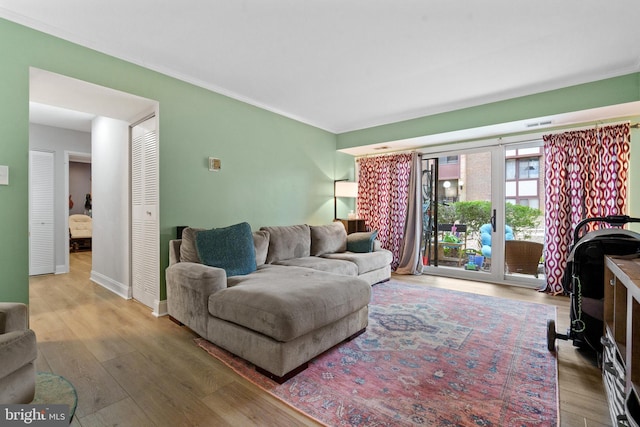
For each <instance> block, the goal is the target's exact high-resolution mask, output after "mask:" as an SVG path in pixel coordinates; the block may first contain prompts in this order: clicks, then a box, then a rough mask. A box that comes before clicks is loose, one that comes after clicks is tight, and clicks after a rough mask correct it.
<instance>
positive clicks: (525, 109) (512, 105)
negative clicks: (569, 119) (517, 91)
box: [337, 73, 640, 232]
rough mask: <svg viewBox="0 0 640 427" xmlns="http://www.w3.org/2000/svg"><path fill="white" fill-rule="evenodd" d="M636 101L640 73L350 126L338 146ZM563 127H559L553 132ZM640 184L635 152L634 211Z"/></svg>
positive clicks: (637, 137)
mask: <svg viewBox="0 0 640 427" xmlns="http://www.w3.org/2000/svg"><path fill="white" fill-rule="evenodd" d="M636 101H640V73H633V74H628V75H624V76H620V77H614V78H610V79H605V80H599V81H595V82H591V83H585V84H581V85H576V86H571V87H566V88H562V89H558V90H552V91H548V92H541V93H538V94H535V95H529V96H523V97H519V98H513V99H508V100H505V101H500V102H494V103H490V104H485V105H480V106H477V107H470V108H465V109H461V110H456V111H450V112H446V113H441V114H435V115H431V116H425V117H420V118H417V119H413V120H406V121H402V122H397V123H391V124H388V125H383V126H377V127H372V128H367V129H362V130H357V131H353V132H346V133H342V134H339V135H338V144H337V146H338V149H345V148H351V147H358V146H361V145H369V144H375V143H384V142H390V141H397V140H402V139H406V138H413V137H419V136H425V135H436V134H440V133H444V132H451V131H456V130H461V129H469V128H474V127H481V126H488V125H494V124H500V123H506V122H511V121H518V120H527V119H531V118H536V117H544V116H549V115H553V114H560V113H567V112H574V111H581V110H587V109H592V108H598V107H605V106H610V105H617V104H625V103H628V102H636ZM619 119H625V120H630V121H631V122H633V123H638V122H639V121H640V117H624V118H619ZM612 121H616V119H608V120H606V121H605V122H612ZM561 131H562V130H561V129H554V130H553V131H550V132H561ZM536 132H540V131H539V130H537V131H536ZM522 133H526V132H522ZM529 133H531V132H529ZM512 135H513V134H511V135H500V136H503V137H504V136H512ZM639 151H640V129H637V128H632V129H631V152H632V153H637V152H639ZM639 187H640V156H637V155H632V156H631V159H630V165H629V196H628V202H629V212H628V214H629V215H631V216H634V217H640V192H638V191H637V188H639ZM629 228H630V229H633V230H634V231H638V232H640V224H631V225H630V227H629Z"/></svg>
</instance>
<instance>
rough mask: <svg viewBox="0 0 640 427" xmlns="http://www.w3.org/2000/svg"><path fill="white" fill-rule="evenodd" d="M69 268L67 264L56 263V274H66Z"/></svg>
mask: <svg viewBox="0 0 640 427" xmlns="http://www.w3.org/2000/svg"><path fill="white" fill-rule="evenodd" d="M68 272H69V270H68V269H67V266H66V265H64V264H63V265H56V271H55V272H54V274H65V273H68Z"/></svg>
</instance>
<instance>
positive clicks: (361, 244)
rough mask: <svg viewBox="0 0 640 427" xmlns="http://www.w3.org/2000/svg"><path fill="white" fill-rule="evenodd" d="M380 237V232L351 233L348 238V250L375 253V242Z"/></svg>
mask: <svg viewBox="0 0 640 427" xmlns="http://www.w3.org/2000/svg"><path fill="white" fill-rule="evenodd" d="M376 237H378V231H377V230H374V231H367V232H360V233H351V234H349V235H348V236H347V250H348V251H349V252H359V253H363V252H373V241H374V240H376Z"/></svg>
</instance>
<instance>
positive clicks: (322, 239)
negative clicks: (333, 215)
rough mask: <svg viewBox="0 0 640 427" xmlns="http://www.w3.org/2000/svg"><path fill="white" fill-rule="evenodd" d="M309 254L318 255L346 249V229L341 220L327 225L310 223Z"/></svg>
mask: <svg viewBox="0 0 640 427" xmlns="http://www.w3.org/2000/svg"><path fill="white" fill-rule="evenodd" d="M310 230H311V256H320V255H324V254H330V253H333V252H344V251H346V250H347V230H345V229H344V225H343V224H342V223H341V222H338V221H336V222H334V223H331V224H327V225H312V226H310Z"/></svg>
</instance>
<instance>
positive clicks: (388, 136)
mask: <svg viewBox="0 0 640 427" xmlns="http://www.w3.org/2000/svg"><path fill="white" fill-rule="evenodd" d="M7 18H10V16H7ZM40 31H42V29H40V30H35V29H31V28H28V26H23V25H22V24H19V23H16V22H12V20H11V19H9V20H4V19H3V20H1V21H0V34H1V35H2V37H0V45H1V46H2V51H3V68H2V70H0V77H1V80H0V81H1V82H2V83H0V85H2V91H3V94H4V96H3V97H2V100H1V101H0V102H2V107H0V111H2V116H3V120H2V122H3V124H2V125H1V126H0V135H1V136H2V140H3V143H2V149H1V156H0V157H1V159H0V163H1V164H2V165H7V166H8V167H9V169H8V170H9V174H10V178H9V185H8V186H2V187H0V198H1V200H2V202H1V203H0V212H1V213H2V218H3V219H4V221H2V224H1V225H0V230H2V235H3V236H5V239H6V247H8V248H11V250H10V251H6V252H7V253H5V254H3V255H4V256H3V257H2V259H1V260H0V271H2V275H3V280H2V285H0V301H16V302H24V303H30V296H29V295H30V289H29V273H28V259H29V248H28V238H26V236H28V234H29V224H28V194H29V187H28V160H27V159H28V150H29V139H30V133H29V108H28V102H29V78H30V68H32V67H35V68H38V69H43V70H47V71H49V72H52V73H57V74H60V75H64V76H69V77H72V78H75V79H80V80H83V81H86V82H90V83H92V84H96V85H100V86H104V87H108V88H112V89H116V90H118V91H122V92H126V93H130V94H134V95H136V96H140V97H144V98H147V99H152V100H155V101H157V102H158V105H159V107H158V111H159V119H158V120H159V150H160V151H159V158H160V167H159V173H160V175H159V182H160V200H161V201H160V210H159V221H160V222H159V230H160V241H159V245H160V248H161V250H160V263H159V270H160V271H161V272H164V269H165V268H166V267H167V266H168V263H169V260H168V249H167V248H168V244H169V240H171V239H173V238H174V236H175V230H176V227H177V226H182V225H187V224H190V225H197V226H203V227H223V226H226V225H230V224H235V223H237V222H239V221H246V222H248V223H249V224H251V226H252V228H254V229H257V228H259V227H261V226H267V225H288V224H296V223H301V222H305V223H310V224H323V223H328V222H330V221H331V220H332V219H333V185H334V180H335V179H345V178H348V179H354V178H355V165H354V155H353V154H347V153H345V152H344V151H349V150H353V149H360V148H362V147H367V149H370V150H373V149H374V148H379V147H381V146H388V147H391V149H394V147H395V148H397V147H401V146H402V144H403V143H407V141H412V140H413V139H414V138H420V139H421V141H422V142H420V144H421V145H422V146H428V145H430V144H431V142H428V141H427V142H425V139H424V138H429V137H433V138H434V139H436V140H438V138H440V139H439V140H438V141H440V142H438V143H441V142H442V141H444V142H451V141H445V139H446V138H449V137H454V138H456V139H454V140H453V142H459V141H464V140H467V139H477V138H483V137H485V136H482V135H479V134H477V133H476V135H475V136H473V137H469V136H464V135H461V134H460V132H462V131H466V130H469V129H472V130H476V131H477V132H480V130H481V129H485V130H486V129H488V128H491V127H493V126H499V125H501V124H504V123H515V122H526V121H529V120H536V119H539V118H544V117H548V116H550V115H553V116H561V115H562V114H568V113H574V112H580V111H598V109H600V108H603V109H605V110H601V111H611V110H607V109H609V108H613V107H620V108H622V107H631V110H630V112H629V111H628V110H625V111H624V112H620V111H622V110H615V111H616V113H615V114H614V115H606V116H604V115H603V116H599V117H597V118H595V119H589V120H586V121H585V122H582V123H578V124H576V123H571V124H567V125H566V126H565V127H564V128H566V129H569V128H572V127H574V126H593V125H594V124H596V123H608V122H619V121H629V120H630V121H632V122H636V121H637V120H638V119H637V118H638V116H640V109H638V108H637V106H636V103H637V102H638V101H640V73H639V70H638V69H637V64H636V68H632V69H628V71H627V72H624V73H621V72H619V70H616V72H613V71H612V72H611V74H610V75H608V76H606V77H604V76H603V77H601V78H594V79H592V80H586V81H582V82H572V83H571V84H566V85H558V86H557V87H556V88H553V89H549V88H545V89H544V90H538V91H536V90H530V91H528V92H526V93H525V91H523V94H521V95H519V96H513V97H510V98H508V99H498V98H499V97H498V96H497V95H496V99H495V100H493V101H486V102H484V103H482V104H475V105H465V106H461V107H460V108H453V109H450V110H448V111H442V112H437V113H433V114H431V113H430V112H425V113H424V114H422V115H420V116H417V117H413V118H411V119H409V118H406V119H405V118H404V117H403V118H402V119H400V120H396V121H394V122H389V123H387V124H380V125H372V126H368V127H367V126H363V127H361V128H353V129H349V130H345V131H332V130H327V129H326V128H322V127H319V126H315V125H310V124H307V123H305V122H303V121H299V120H295V119H294V118H291V117H288V116H285V115H282V114H278V113H277V112H273V111H270V110H267V109H264V108H260V106H256V105H252V104H251V103H247V102H243V101H242V100H237V99H234V98H233V97H231V96H230V95H229V94H224V93H223V94H221V93H219V92H216V91H215V90H211V88H209V89H206V88H202V87H199V86H198V85H197V84H195V82H193V81H192V82H190V83H189V82H186V81H182V80H179V79H178V78H176V77H170V76H169V75H167V74H164V73H162V70H152V69H149V68H145V67H144V66H143V65H142V64H140V63H144V62H145V61H144V59H139V58H138V60H137V61H138V62H136V61H127V60H126V59H123V58H116V57H114V56H111V55H108V54H106V53H101V52H99V51H96V50H93V49H92V47H91V46H82V45H80V44H76V43H73V42H70V41H67V40H64V39H62V38H59V37H57V36H55V35H50V34H46V32H44V33H43V32H40ZM628 48H629V49H632V48H633V46H631V43H629V46H628ZM604 74H606V73H604ZM493 132H494V133H492V135H493V136H498V135H505V136H506V135H513V133H511V132H510V131H506V132H505V133H504V134H500V133H497V134H496V133H495V130H494V131H493ZM631 132H632V137H631V141H632V151H633V148H634V147H635V146H636V145H637V143H636V142H635V141H637V140H638V139H639V138H640V134H639V131H638V130H637V129H632V131H631ZM520 133H521V134H524V133H526V132H520ZM393 142H395V143H396V144H397V145H393V144H392V143H393ZM404 149H412V148H411V147H406V146H405V148H404ZM378 151H380V150H378ZM382 151H383V152H384V150H382ZM209 157H215V158H218V159H220V160H221V163H222V169H221V171H220V172H211V171H209V168H208V165H207V159H208V158H209ZM638 162H640V160H638V159H637V158H636V156H632V157H631V165H630V170H631V175H630V184H629V189H630V191H629V194H630V196H629V207H630V208H629V212H628V213H629V214H630V215H634V214H635V215H637V214H638V213H639V212H640V199H638V197H637V196H636V193H634V191H633V184H634V183H635V182H637V176H635V175H634V172H635V171H637V170H640V169H638ZM634 164H635V165H636V166H633V165H634ZM97 244H99V242H97ZM52 292H53V291H52ZM96 295H97V296H96ZM159 296H160V299H166V289H165V283H164V278H163V277H162V276H161V278H160V283H159ZM59 297H60V298H61V300H59V301H61V302H60V303H61V304H64V303H65V302H64V301H65V297H64V296H59ZM94 297H96V298H105V299H110V298H111V296H107V294H103V293H102V292H101V291H97V293H96V294H94ZM86 298H88V299H89V298H93V297H89V296H86ZM31 303H32V304H33V303H34V302H31ZM114 307H115V306H114ZM113 310H119V309H117V308H113ZM134 310H140V311H142V310H143V309H142V308H137V307H136V308H134ZM85 314H86V313H85ZM145 314H146V315H148V316H149V317H152V316H150V315H149V313H148V312H145ZM559 316H560V314H559ZM153 321H156V319H153V320H150V322H153ZM163 328H164V327H163ZM162 331H164V332H166V333H171V334H173V333H176V334H184V332H176V330H175V329H174V328H168V327H167V329H162ZM43 335H44V334H43ZM42 338H45V336H43V337H42ZM196 357H198V358H199V356H196ZM221 372H223V371H222V369H220V370H218V371H217V372H216V373H215V375H219V376H222V377H225V378H228V374H225V373H221ZM149 379H150V378H149ZM264 399H269V398H268V397H267V398H264Z"/></svg>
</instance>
